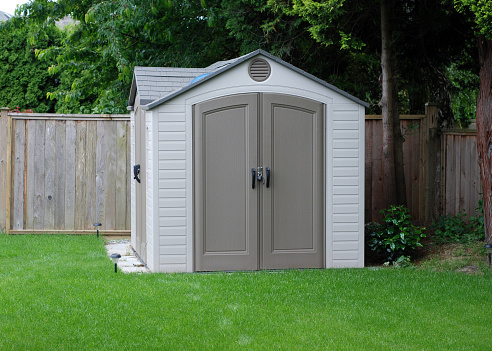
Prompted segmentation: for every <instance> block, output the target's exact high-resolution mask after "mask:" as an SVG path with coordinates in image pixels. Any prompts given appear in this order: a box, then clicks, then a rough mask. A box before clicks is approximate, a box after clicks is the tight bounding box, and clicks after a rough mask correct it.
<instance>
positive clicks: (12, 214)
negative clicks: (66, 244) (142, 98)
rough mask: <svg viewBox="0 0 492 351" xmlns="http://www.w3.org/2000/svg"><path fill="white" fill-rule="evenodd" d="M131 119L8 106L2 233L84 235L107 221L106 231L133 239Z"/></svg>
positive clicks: (0, 159) (1, 146)
mask: <svg viewBox="0 0 492 351" xmlns="http://www.w3.org/2000/svg"><path fill="white" fill-rule="evenodd" d="M129 119H130V118H129V116H128V115H53V114H33V113H26V114H20V113H12V114H9V113H8V109H2V114H1V124H0V167H1V171H0V187H1V189H0V226H1V228H2V229H5V231H6V232H8V233H24V232H28V233H62V232H69V233H79V234H82V233H94V226H93V224H94V223H95V222H101V223H102V227H101V229H102V230H103V231H104V232H106V233H114V234H129V228H130V198H129V197H130V192H129V191H128V189H129V186H130V172H129V170H130V168H131V167H130V138H129V135H130V134H129ZM3 199H5V201H2V200H3Z"/></svg>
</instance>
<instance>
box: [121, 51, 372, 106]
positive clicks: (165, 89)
mask: <svg viewBox="0 0 492 351" xmlns="http://www.w3.org/2000/svg"><path fill="white" fill-rule="evenodd" d="M258 55H263V56H265V57H267V58H269V59H271V60H273V61H275V62H277V63H279V64H281V65H283V66H285V67H288V68H290V69H292V70H293V71H295V72H297V73H299V74H301V75H303V76H305V77H307V78H309V79H312V80H314V81H316V82H317V83H319V84H321V85H323V86H325V87H327V88H329V89H331V90H333V91H336V92H338V93H339V94H341V95H343V96H345V97H347V98H348V99H350V100H352V101H354V102H357V103H358V104H361V105H363V106H365V107H369V104H368V103H366V102H364V101H362V100H360V99H358V98H356V97H354V96H352V95H350V94H349V93H347V92H345V91H343V90H340V89H338V88H337V87H335V86H333V85H331V84H329V83H327V82H325V81H323V80H321V79H319V78H316V77H315V76H313V75H312V74H309V73H307V72H305V71H303V70H301V69H300V68H297V67H295V66H292V65H291V64H289V63H287V62H285V61H283V60H281V59H280V58H278V57H276V56H273V55H271V54H269V53H268V52H266V51H264V50H261V49H260V50H256V51H253V52H251V53H249V54H246V55H244V56H241V57H238V58H235V59H232V60H228V61H219V62H216V63H214V64H212V65H210V66H208V67H205V68H173V67H135V71H134V74H133V81H132V87H131V91H130V98H129V101H128V105H129V106H134V104H135V97H136V93H137V90H138V94H139V96H140V104H141V105H143V106H142V108H143V109H144V110H148V109H151V108H153V107H156V106H158V105H160V104H162V103H164V102H166V101H168V100H170V99H172V98H174V97H175V96H178V95H180V94H182V93H184V92H185V91H187V90H190V89H193V88H194V87H195V86H197V85H199V84H202V83H203V82H205V81H207V80H209V79H212V78H213V77H215V76H216V75H218V74H221V73H222V72H224V71H227V70H229V69H231V68H233V67H235V66H237V65H239V64H240V63H242V62H244V61H247V60H249V59H251V58H253V57H255V56H258ZM202 75H203V76H202ZM198 76H202V77H200V79H196V80H195V81H193V79H194V78H197V77H198Z"/></svg>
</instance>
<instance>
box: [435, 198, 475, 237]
mask: <svg viewBox="0 0 492 351" xmlns="http://www.w3.org/2000/svg"><path fill="white" fill-rule="evenodd" d="M482 206H483V200H480V201H479V203H478V207H477V208H476V209H475V216H471V217H470V218H468V219H467V216H466V213H465V211H460V212H459V213H458V214H457V215H455V216H440V217H439V218H438V219H437V220H436V221H434V222H433V223H432V229H434V235H435V236H434V242H435V243H436V244H438V245H440V244H445V243H461V244H466V243H472V242H476V241H480V240H483V239H484V238H485V227H484V222H483V208H482Z"/></svg>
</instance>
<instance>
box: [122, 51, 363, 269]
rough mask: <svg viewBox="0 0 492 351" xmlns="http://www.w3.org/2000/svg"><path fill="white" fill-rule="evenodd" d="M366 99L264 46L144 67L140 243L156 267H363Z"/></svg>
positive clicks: (135, 156) (138, 145)
mask: <svg viewBox="0 0 492 351" xmlns="http://www.w3.org/2000/svg"><path fill="white" fill-rule="evenodd" d="M367 106H368V105H367V104H366V103H365V102H363V101H361V100H359V99H357V98H355V97H353V96H351V95H349V94H347V93H345V92H343V91H341V90H339V89H337V88H336V87H334V86H332V85H330V84H328V83H326V82H324V81H322V80H320V79H318V78H316V77H314V76H312V75H310V74H308V73H306V72H304V71H302V70H300V69H298V68H296V67H294V66H292V65H290V64H288V63H286V62H284V61H282V60H280V59H279V58H277V57H275V56H272V55H270V54H269V53H267V52H265V51H263V50H257V51H254V52H252V53H249V54H247V55H245V56H242V57H239V58H237V59H233V60H229V61H223V62H217V63H215V64H213V65H211V66H209V67H206V68H157V67H135V71H134V76H133V83H132V87H131V93H130V99H129V110H130V111H131V131H132V133H131V135H132V141H131V144H132V153H131V157H132V163H133V164H134V165H135V166H134V167H133V170H132V171H133V172H132V177H134V181H132V186H131V199H132V200H131V215H132V220H131V240H132V246H133V248H134V249H135V251H136V253H137V254H138V255H139V256H140V257H141V258H142V260H143V261H144V262H146V264H147V265H148V267H149V269H150V270H151V271H154V272H194V271H218V270H226V271H229V270H258V269H284V268H329V267H363V265H364V134H365V133H364V116H365V107H367Z"/></svg>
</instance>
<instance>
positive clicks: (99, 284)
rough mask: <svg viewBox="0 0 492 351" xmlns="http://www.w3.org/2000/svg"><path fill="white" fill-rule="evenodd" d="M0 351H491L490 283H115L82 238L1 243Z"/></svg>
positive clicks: (295, 276)
mask: <svg viewBox="0 0 492 351" xmlns="http://www.w3.org/2000/svg"><path fill="white" fill-rule="evenodd" d="M0 244H1V247H2V250H1V251H0V350H378V351H380V350H490V345H491V344H492V335H491V333H490V326H491V325H492V311H491V306H490V302H491V301H492V273H490V272H489V271H488V270H487V269H484V270H482V271H481V272H482V274H473V275H469V274H463V273H457V272H454V271H444V272H436V271H435V270H433V269H427V268H429V267H430V266H429V267H427V268H425V267H424V268H423V269H417V268H406V269H394V268H366V269H326V270H288V271H275V272H267V271H262V272H238V273H212V274H143V275H139V274H121V273H119V274H114V271H113V265H112V263H111V262H110V260H109V259H108V258H107V256H106V253H105V249H104V243H103V241H102V240H98V239H96V238H95V237H92V236H91V237H88V236H28V235H26V236H7V235H0Z"/></svg>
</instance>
